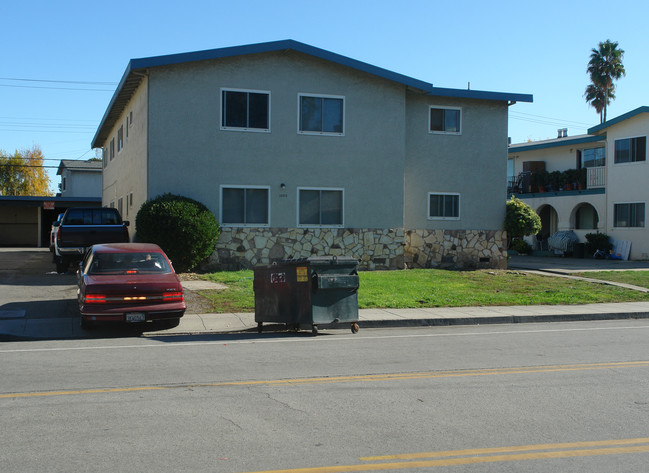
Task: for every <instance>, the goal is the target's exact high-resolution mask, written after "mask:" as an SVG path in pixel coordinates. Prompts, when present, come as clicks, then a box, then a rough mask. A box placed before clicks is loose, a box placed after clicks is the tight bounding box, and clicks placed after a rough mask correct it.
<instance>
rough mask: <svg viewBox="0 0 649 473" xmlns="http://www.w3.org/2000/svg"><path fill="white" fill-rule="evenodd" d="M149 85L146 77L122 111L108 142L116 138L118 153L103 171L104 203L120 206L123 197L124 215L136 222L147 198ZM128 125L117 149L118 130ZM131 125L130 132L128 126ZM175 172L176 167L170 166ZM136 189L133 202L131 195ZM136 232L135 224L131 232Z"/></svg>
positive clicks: (116, 152)
mask: <svg viewBox="0 0 649 473" xmlns="http://www.w3.org/2000/svg"><path fill="white" fill-rule="evenodd" d="M147 90H148V86H147V80H146V78H144V79H143V80H142V82H141V84H140V86H139V87H138V89H137V90H136V91H135V93H134V95H133V97H132V98H131V101H130V102H129V104H128V106H127V107H126V108H125V110H124V111H123V112H122V114H121V116H120V119H119V120H118V122H117V124H116V125H115V126H114V127H113V129H112V131H111V133H110V135H109V138H108V140H107V141H106V143H105V144H104V146H105V147H106V149H108V144H109V143H110V140H111V138H115V157H114V158H113V159H112V160H109V161H108V163H107V165H106V167H105V168H104V171H103V182H102V205H104V206H108V205H110V204H111V203H112V204H113V205H114V206H115V207H117V202H118V199H120V198H122V199H123V209H122V218H123V219H124V220H129V221H130V222H131V224H134V223H135V215H136V214H137V211H138V209H139V208H140V206H141V205H142V204H143V203H144V202H145V201H146V199H147V182H148V180H147V164H148V163H147V156H148V151H147V129H148V110H147V109H148V105H147V101H148V92H147ZM131 112H133V123H132V125H127V123H126V119H127V117H128V116H129V115H130V113H131ZM121 125H123V126H124V148H123V149H122V150H121V151H119V152H118V151H117V130H118V129H119V127H120V126H121ZM127 126H128V136H127V134H126V128H127ZM169 173H170V174H172V175H173V173H174V171H173V168H171V169H170V170H169ZM130 193H133V205H132V206H131V205H129V204H130V202H127V196H128V195H129V194H130ZM129 233H130V234H131V237H133V234H134V233H135V231H134V227H131V230H130V232H129Z"/></svg>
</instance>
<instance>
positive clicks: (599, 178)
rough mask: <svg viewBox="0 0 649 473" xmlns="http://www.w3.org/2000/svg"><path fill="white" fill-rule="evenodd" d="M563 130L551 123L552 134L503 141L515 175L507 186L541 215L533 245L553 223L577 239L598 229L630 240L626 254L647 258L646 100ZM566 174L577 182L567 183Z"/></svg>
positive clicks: (551, 231)
mask: <svg viewBox="0 0 649 473" xmlns="http://www.w3.org/2000/svg"><path fill="white" fill-rule="evenodd" d="M566 135H567V133H566V132H565V131H564V130H559V136H558V137H557V138H556V139H553V140H546V141H537V142H530V143H520V144H515V145H511V146H510V147H509V161H508V169H509V175H510V176H515V178H514V179H511V178H510V188H509V193H510V194H512V195H516V197H518V198H520V199H523V200H524V201H525V202H526V203H528V204H529V205H530V206H531V207H532V208H534V209H535V210H536V211H537V213H538V214H539V216H540V217H541V222H542V225H543V228H542V229H541V232H540V233H539V235H538V240H539V242H540V243H541V245H542V244H543V242H544V241H545V240H546V239H547V237H548V236H551V235H552V234H554V233H555V232H556V231H562V230H573V231H574V232H575V233H576V234H577V235H578V237H579V238H580V241H582V242H583V241H585V238H584V237H585V235H586V234H587V233H594V232H601V233H606V234H608V235H609V236H610V237H612V238H613V239H614V240H619V241H626V242H630V243H631V251H630V256H629V257H630V259H642V260H646V259H649V232H648V230H647V227H646V207H647V201H648V200H649V190H648V189H647V182H649V164H648V163H647V136H648V135H649V107H646V106H644V107H639V108H637V109H635V110H632V111H630V112H628V113H625V114H623V115H621V116H619V117H617V118H613V119H611V120H608V121H606V122H605V123H602V124H600V125H597V126H594V127H592V128H590V129H589V130H588V134H587V135H580V136H574V137H568V136H566ZM567 170H574V171H569V172H568V173H566V172H565V171H567ZM571 175H572V176H574V178H570V177H569V176H571ZM548 178H549V180H550V182H547V180H548ZM573 181H575V182H577V183H579V181H581V184H582V185H581V187H582V188H581V189H580V188H579V187H577V188H574V189H573V188H571V187H572V186H571V184H572V183H573ZM539 184H540V185H542V186H543V187H544V188H543V187H539ZM569 187H570V188H569ZM539 249H541V248H539Z"/></svg>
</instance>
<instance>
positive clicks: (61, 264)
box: [56, 259, 70, 273]
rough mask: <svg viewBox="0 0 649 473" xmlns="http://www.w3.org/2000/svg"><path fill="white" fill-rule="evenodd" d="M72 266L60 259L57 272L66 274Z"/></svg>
mask: <svg viewBox="0 0 649 473" xmlns="http://www.w3.org/2000/svg"><path fill="white" fill-rule="evenodd" d="M69 265H70V264H69V263H68V261H67V260H64V259H59V260H57V261H56V272H57V273H65V272H67V270H68V266H69Z"/></svg>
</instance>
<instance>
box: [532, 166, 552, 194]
mask: <svg viewBox="0 0 649 473" xmlns="http://www.w3.org/2000/svg"><path fill="white" fill-rule="evenodd" d="M530 181H531V182H530V184H531V185H532V190H533V191H534V192H545V191H546V186H547V185H548V172H547V171H536V172H533V173H532V175H531V176H530Z"/></svg>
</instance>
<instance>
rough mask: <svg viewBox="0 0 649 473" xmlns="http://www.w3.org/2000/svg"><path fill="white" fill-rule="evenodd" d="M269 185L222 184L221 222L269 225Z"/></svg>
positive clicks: (226, 223)
mask: <svg viewBox="0 0 649 473" xmlns="http://www.w3.org/2000/svg"><path fill="white" fill-rule="evenodd" d="M269 193H270V189H269V188H268V187H234V186H233V187H226V186H221V223H222V224H225V225H268V223H269V215H270V210H269V204H270V198H269Z"/></svg>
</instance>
